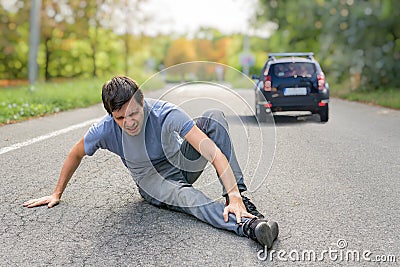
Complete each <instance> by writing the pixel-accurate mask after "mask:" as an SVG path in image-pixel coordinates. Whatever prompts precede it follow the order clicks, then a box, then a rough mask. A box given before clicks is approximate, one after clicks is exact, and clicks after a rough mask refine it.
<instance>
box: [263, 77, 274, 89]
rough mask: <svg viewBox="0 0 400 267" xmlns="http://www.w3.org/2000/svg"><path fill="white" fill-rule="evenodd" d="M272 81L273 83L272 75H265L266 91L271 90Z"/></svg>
mask: <svg viewBox="0 0 400 267" xmlns="http://www.w3.org/2000/svg"><path fill="white" fill-rule="evenodd" d="M271 88H272V83H271V76H270V75H268V76H266V77H265V81H264V91H271Z"/></svg>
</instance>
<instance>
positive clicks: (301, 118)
mask: <svg viewBox="0 0 400 267" xmlns="http://www.w3.org/2000/svg"><path fill="white" fill-rule="evenodd" d="M239 119H240V120H238V119H237V118H231V117H230V116H227V120H228V122H229V124H235V123H243V124H245V125H251V126H258V125H260V126H262V127H268V126H273V125H275V126H296V125H299V124H304V123H316V124H321V122H320V118H319V116H318V115H311V114H310V115H274V117H273V120H272V118H271V119H270V120H269V121H267V122H261V123H260V122H259V121H258V120H257V119H256V117H255V116H253V115H240V116H239Z"/></svg>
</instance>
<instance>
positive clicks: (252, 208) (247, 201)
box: [225, 195, 264, 219]
mask: <svg viewBox="0 0 400 267" xmlns="http://www.w3.org/2000/svg"><path fill="white" fill-rule="evenodd" d="M241 196H242V201H243V204H244V206H245V207H246V210H247V212H248V213H250V214H252V215H254V216H256V217H257V218H259V219H262V218H264V215H263V214H261V213H260V212H259V211H258V210H257V208H256V205H254V204H253V202H251V201H250V199H249V198H248V197H246V196H243V195H241ZM225 198H226V202H225V205H226V206H228V205H229V196H226V197H225Z"/></svg>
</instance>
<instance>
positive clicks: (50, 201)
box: [23, 138, 86, 208]
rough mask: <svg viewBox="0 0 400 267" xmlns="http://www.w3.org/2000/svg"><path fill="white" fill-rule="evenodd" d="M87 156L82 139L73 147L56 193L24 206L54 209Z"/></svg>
mask: <svg viewBox="0 0 400 267" xmlns="http://www.w3.org/2000/svg"><path fill="white" fill-rule="evenodd" d="M85 155H86V154H85V147H84V141H83V138H82V139H81V140H79V142H78V143H76V144H75V145H74V146H73V147H72V149H71V151H70V152H69V154H68V156H67V158H66V159H65V161H64V164H63V167H62V169H61V173H60V177H59V178H58V182H57V186H56V188H55V189H54V192H53V193H52V194H51V195H49V196H44V197H41V198H36V199H31V200H28V201H26V202H25V203H24V204H23V206H24V207H28V208H33V207H37V206H42V205H46V204H47V206H48V207H49V208H52V207H54V206H55V205H57V204H58V203H59V202H60V198H61V195H62V194H63V192H64V190H65V188H66V187H67V184H68V182H69V180H70V179H71V177H72V175H73V174H74V172H75V171H76V169H77V168H78V166H79V164H80V163H81V161H82V158H83V157H84V156H85Z"/></svg>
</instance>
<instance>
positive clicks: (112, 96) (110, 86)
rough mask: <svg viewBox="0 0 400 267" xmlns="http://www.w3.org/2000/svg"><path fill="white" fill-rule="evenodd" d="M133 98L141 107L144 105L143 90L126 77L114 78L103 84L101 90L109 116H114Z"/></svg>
mask: <svg viewBox="0 0 400 267" xmlns="http://www.w3.org/2000/svg"><path fill="white" fill-rule="evenodd" d="M132 96H133V97H134V99H135V100H136V102H137V103H138V104H139V105H140V106H142V105H143V92H142V90H140V88H139V86H138V84H137V83H136V82H135V81H134V80H132V79H131V78H129V77H126V76H114V77H113V78H112V79H111V80H109V81H108V82H106V83H104V84H103V88H102V90H101V98H102V100H103V105H104V108H105V109H106V110H107V112H108V114H112V112H113V111H115V110H120V109H121V108H122V106H123V105H124V104H125V103H126V102H128V101H129V100H130V99H131V98H132Z"/></svg>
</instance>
